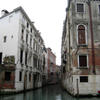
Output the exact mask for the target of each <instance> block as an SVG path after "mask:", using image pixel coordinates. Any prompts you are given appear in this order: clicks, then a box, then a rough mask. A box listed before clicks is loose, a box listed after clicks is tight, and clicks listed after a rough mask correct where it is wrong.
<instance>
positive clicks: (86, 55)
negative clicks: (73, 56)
mask: <svg viewBox="0 0 100 100" xmlns="http://www.w3.org/2000/svg"><path fill="white" fill-rule="evenodd" d="M79 56H86V58H87V66H84V67H80V63H79ZM88 64H89V63H88V54H79V55H78V68H80V69H86V68H89V65H88Z"/></svg>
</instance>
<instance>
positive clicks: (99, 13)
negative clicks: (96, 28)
mask: <svg viewBox="0 0 100 100" xmlns="http://www.w3.org/2000/svg"><path fill="white" fill-rule="evenodd" d="M99 6H100V3H99V4H97V10H98V15H100V9H99Z"/></svg>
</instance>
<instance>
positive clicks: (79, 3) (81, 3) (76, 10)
mask: <svg viewBox="0 0 100 100" xmlns="http://www.w3.org/2000/svg"><path fill="white" fill-rule="evenodd" d="M78 4H83V12H78V11H77V5H78ZM76 12H77V13H84V12H85V3H83V2H77V3H76Z"/></svg>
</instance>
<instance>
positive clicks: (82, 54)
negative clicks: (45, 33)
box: [61, 0, 100, 95]
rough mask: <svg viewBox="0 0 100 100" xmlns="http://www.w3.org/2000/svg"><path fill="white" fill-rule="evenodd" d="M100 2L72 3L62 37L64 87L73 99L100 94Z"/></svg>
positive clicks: (69, 3) (68, 9)
mask: <svg viewBox="0 0 100 100" xmlns="http://www.w3.org/2000/svg"><path fill="white" fill-rule="evenodd" d="M99 27H100V0H69V1H68V8H67V9H66V19H65V22H64V27H63V35H62V48H61V55H62V77H63V79H62V84H63V87H64V88H65V89H66V90H67V91H68V92H70V93H71V94H72V95H98V94H99V93H100V86H99V84H100V78H99V77H100V34H99V31H100V28H99Z"/></svg>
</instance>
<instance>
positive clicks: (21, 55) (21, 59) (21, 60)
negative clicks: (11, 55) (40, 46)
mask: <svg viewBox="0 0 100 100" xmlns="http://www.w3.org/2000/svg"><path fill="white" fill-rule="evenodd" d="M22 62H23V50H22V49H21V50H20V63H22Z"/></svg>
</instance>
